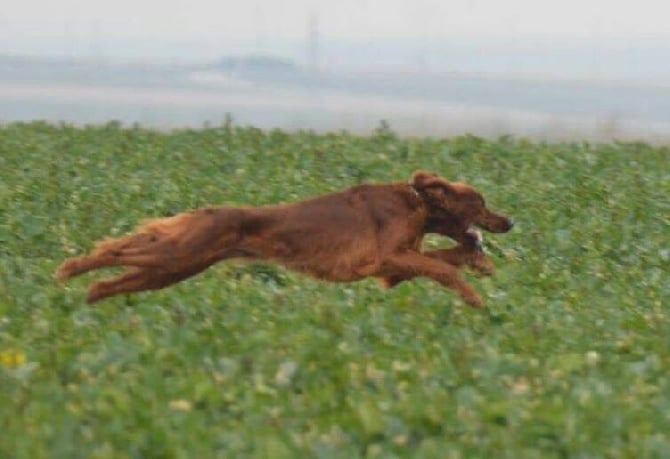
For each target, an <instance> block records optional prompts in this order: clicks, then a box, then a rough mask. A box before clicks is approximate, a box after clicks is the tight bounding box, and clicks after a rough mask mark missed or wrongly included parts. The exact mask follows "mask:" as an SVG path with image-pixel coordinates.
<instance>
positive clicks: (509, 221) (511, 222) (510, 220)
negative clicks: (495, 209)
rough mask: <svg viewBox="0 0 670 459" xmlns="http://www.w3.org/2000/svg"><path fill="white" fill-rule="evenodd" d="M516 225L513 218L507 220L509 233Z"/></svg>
mask: <svg viewBox="0 0 670 459" xmlns="http://www.w3.org/2000/svg"><path fill="white" fill-rule="evenodd" d="M514 223H515V221H514V219H513V218H508V219H507V231H509V230H511V229H512V228H514Z"/></svg>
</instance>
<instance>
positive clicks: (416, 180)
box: [412, 171, 453, 194]
mask: <svg viewBox="0 0 670 459" xmlns="http://www.w3.org/2000/svg"><path fill="white" fill-rule="evenodd" d="M412 186H413V187H414V188H415V189H416V190H417V191H424V190H426V189H427V188H435V190H434V191H443V192H444V193H445V194H450V193H451V192H452V191H453V188H452V186H451V183H449V181H448V180H447V179H445V178H443V177H440V176H439V175H437V174H436V173H434V172H427V171H416V172H415V173H414V175H413V176H412Z"/></svg>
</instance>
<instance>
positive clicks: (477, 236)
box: [465, 226, 484, 250]
mask: <svg viewBox="0 0 670 459" xmlns="http://www.w3.org/2000/svg"><path fill="white" fill-rule="evenodd" d="M465 232H466V233H467V234H468V235H469V236H470V237H471V238H472V239H473V241H474V244H475V248H476V249H477V250H484V234H483V233H482V232H481V231H479V230H478V229H476V228H474V227H472V226H470V227H469V228H468V229H467V230H466V231H465Z"/></svg>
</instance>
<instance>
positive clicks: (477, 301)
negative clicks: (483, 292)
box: [463, 293, 484, 309]
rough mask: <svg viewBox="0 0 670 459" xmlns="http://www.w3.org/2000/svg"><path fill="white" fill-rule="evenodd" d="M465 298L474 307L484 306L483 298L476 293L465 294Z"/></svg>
mask: <svg viewBox="0 0 670 459" xmlns="http://www.w3.org/2000/svg"><path fill="white" fill-rule="evenodd" d="M463 300H464V301H465V302H466V303H467V305H468V306H471V307H473V308H476V309H481V308H483V307H484V300H482V298H481V297H480V296H479V295H478V294H476V293H474V294H471V295H465V296H463Z"/></svg>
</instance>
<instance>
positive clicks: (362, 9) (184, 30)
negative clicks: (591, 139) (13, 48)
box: [0, 0, 670, 41]
mask: <svg viewBox="0 0 670 459" xmlns="http://www.w3.org/2000/svg"><path fill="white" fill-rule="evenodd" d="M310 12H312V13H314V14H316V15H317V16H318V22H319V30H320V33H321V34H323V35H324V36H327V37H331V38H364V39H368V38H393V37H403V38H406V37H415V38H425V37H430V38H453V37H464V38H477V37H510V36H512V37H535V36H550V37H599V38H600V37H604V38H606V37H626V38H628V37H646V36H665V37H670V26H668V24H669V22H668V21H669V19H668V18H669V17H670V2H668V0H635V1H630V0H561V1H556V0H551V1H543V0H336V1H335V0H255V1H254V0H246V1H245V0H177V1H175V0H108V1H96V0H58V1H49V0H20V1H7V2H4V5H3V7H2V10H1V11H0V29H2V30H3V31H4V32H2V36H3V37H7V35H8V34H12V35H13V36H14V38H13V39H14V40H18V41H20V40H22V39H27V38H35V37H45V36H49V35H59V36H62V35H63V34H66V33H68V31H71V32H72V33H74V32H77V31H80V32H81V33H84V32H86V31H89V32H90V31H91V30H98V31H102V32H103V33H104V34H105V35H114V36H133V37H137V36H150V37H153V36H161V37H168V38H170V37H175V38H180V37H188V38H210V37H211V38H217V39H254V38H257V37H258V36H259V35H263V36H265V37H269V38H276V39H301V38H303V37H304V36H305V34H306V28H307V25H306V24H307V18H308V16H309V14H310Z"/></svg>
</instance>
